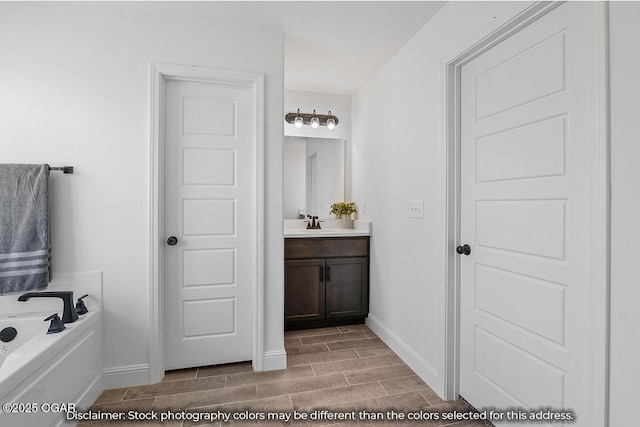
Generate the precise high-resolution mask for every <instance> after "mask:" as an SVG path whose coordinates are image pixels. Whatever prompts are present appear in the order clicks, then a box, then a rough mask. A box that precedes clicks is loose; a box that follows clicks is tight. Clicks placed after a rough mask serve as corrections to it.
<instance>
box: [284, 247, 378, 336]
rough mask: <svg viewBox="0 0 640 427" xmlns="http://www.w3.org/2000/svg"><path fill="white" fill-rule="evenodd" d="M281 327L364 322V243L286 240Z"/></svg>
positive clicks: (366, 298)
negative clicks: (283, 323)
mask: <svg viewBox="0 0 640 427" xmlns="http://www.w3.org/2000/svg"><path fill="white" fill-rule="evenodd" d="M284 247H285V249H284V252H285V262H284V264H285V328H286V329H287V330H291V329H303V328H314V327H323V326H337V325H345V324H353V323H363V322H364V318H365V317H367V314H368V312H369V238H368V237H315V238H291V239H285V244H284Z"/></svg>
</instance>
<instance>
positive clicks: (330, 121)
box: [327, 110, 336, 130]
mask: <svg viewBox="0 0 640 427" xmlns="http://www.w3.org/2000/svg"><path fill="white" fill-rule="evenodd" d="M335 127H336V121H335V119H334V118H333V116H332V115H331V110H329V118H328V119H327V129H329V130H333V129H334V128H335Z"/></svg>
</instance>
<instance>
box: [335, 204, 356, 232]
mask: <svg viewBox="0 0 640 427" xmlns="http://www.w3.org/2000/svg"><path fill="white" fill-rule="evenodd" d="M356 212H358V210H357V208H356V202H336V203H334V204H332V205H331V211H330V212H329V213H331V214H333V215H335V216H336V218H343V219H345V220H346V222H345V223H344V225H346V226H347V227H345V228H351V227H349V226H350V225H351V224H350V220H353V219H355V214H356Z"/></svg>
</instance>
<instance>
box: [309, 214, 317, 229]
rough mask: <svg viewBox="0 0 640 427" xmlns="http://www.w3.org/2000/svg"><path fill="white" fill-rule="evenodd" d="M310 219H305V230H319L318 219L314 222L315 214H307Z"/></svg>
mask: <svg viewBox="0 0 640 427" xmlns="http://www.w3.org/2000/svg"><path fill="white" fill-rule="evenodd" d="M307 218H310V219H311V221H307V230H320V221H318V222H316V219H318V217H317V216H311V215H307Z"/></svg>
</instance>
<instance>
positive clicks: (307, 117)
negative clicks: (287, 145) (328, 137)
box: [284, 108, 339, 130]
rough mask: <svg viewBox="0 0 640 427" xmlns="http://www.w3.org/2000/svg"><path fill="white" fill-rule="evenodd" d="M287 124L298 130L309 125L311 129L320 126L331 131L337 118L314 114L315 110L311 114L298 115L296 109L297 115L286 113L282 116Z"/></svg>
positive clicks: (335, 124)
mask: <svg viewBox="0 0 640 427" xmlns="http://www.w3.org/2000/svg"><path fill="white" fill-rule="evenodd" d="M284 119H285V121H286V122H287V123H290V124H292V125H294V126H295V127H296V128H298V129H300V128H301V127H302V126H303V125H310V126H311V127H312V128H314V129H317V128H318V127H320V126H326V127H327V129H329V130H333V129H334V128H335V127H336V126H337V125H338V123H339V121H338V118H337V117H336V116H334V115H332V114H331V111H329V114H326V115H325V114H316V110H313V113H312V114H306V113H300V109H299V108H298V112H297V113H287V115H285V116H284Z"/></svg>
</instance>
